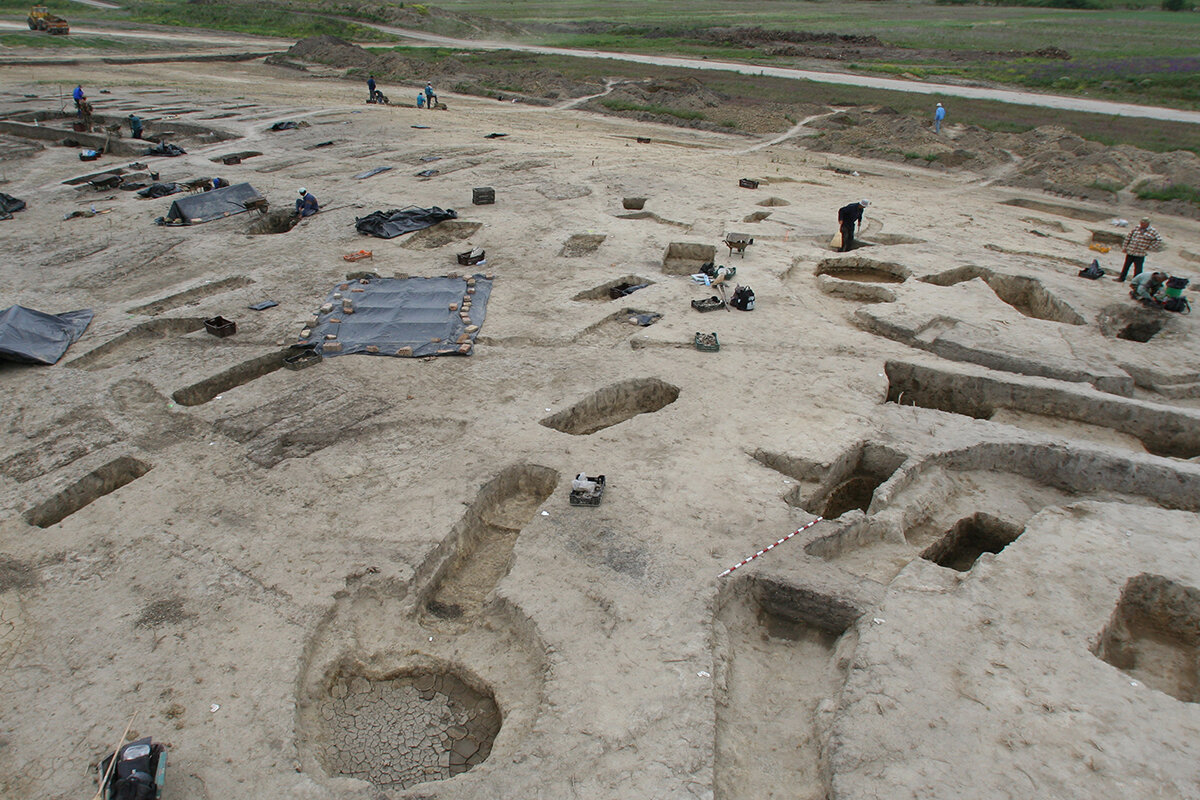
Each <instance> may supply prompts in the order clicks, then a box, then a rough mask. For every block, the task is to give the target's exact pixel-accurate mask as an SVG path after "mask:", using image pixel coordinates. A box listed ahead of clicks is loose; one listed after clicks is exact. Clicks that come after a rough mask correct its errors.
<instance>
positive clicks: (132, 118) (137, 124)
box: [129, 114, 142, 139]
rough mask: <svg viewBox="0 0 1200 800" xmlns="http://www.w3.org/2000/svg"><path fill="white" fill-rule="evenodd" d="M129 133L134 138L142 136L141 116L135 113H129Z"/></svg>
mask: <svg viewBox="0 0 1200 800" xmlns="http://www.w3.org/2000/svg"><path fill="white" fill-rule="evenodd" d="M129 135H130V136H132V137H133V138H134V139H140V138H142V118H141V117H139V116H138V115H137V114H130V115H129Z"/></svg>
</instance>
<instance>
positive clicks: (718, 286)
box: [717, 283, 733, 313]
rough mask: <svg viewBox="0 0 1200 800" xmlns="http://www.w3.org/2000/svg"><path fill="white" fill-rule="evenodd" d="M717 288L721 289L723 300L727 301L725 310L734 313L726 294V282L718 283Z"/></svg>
mask: <svg viewBox="0 0 1200 800" xmlns="http://www.w3.org/2000/svg"><path fill="white" fill-rule="evenodd" d="M717 289H719V290H720V292H721V300H722V301H723V302H724V303H725V310H726V311H728V312H730V313H733V309H732V308H730V307H729V298H728V297H726V296H725V284H723V283H718V284H717Z"/></svg>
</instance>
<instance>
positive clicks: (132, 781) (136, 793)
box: [113, 771, 158, 800]
mask: <svg viewBox="0 0 1200 800" xmlns="http://www.w3.org/2000/svg"><path fill="white" fill-rule="evenodd" d="M113 792H114V793H113V797H114V798H115V800H154V798H155V795H157V794H158V787H156V786H155V785H154V780H153V779H152V778H151V777H150V776H149V775H148V774H147V773H145V772H140V771H135V772H131V773H130V774H129V775H127V776H126V777H124V778H119V779H117V781H116V783H114V784H113Z"/></svg>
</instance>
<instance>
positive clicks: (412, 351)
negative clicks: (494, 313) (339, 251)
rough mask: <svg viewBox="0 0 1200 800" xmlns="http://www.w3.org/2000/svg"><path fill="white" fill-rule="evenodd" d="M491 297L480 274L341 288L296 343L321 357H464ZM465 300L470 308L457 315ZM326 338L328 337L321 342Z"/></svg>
mask: <svg viewBox="0 0 1200 800" xmlns="http://www.w3.org/2000/svg"><path fill="white" fill-rule="evenodd" d="M360 289H361V290H362V291H359V290H360ZM470 290H473V291H470ZM491 293H492V281H491V279H489V278H487V277H486V276H484V275H474V276H472V277H470V278H448V277H440V278H366V279H363V280H360V281H356V282H351V283H345V284H341V285H339V286H336V287H334V288H333V289H332V290H331V291H330V292H329V295H328V296H327V297H326V302H327V303H328V304H329V306H330V307H331V309H330V310H329V311H325V312H319V313H318V315H317V323H316V324H315V325H313V326H312V328H311V330H310V331H309V335H308V336H307V337H305V338H303V339H301V340H300V343H301V344H311V346H312V347H313V349H315V350H316V351H317V352H318V353H321V354H323V355H325V356H326V357H328V356H334V355H346V354H348V353H370V354H372V355H381V356H400V357H420V356H447V355H469V354H470V353H471V350H472V348H473V346H474V343H475V336H476V335H477V334H478V333H479V328H480V326H482V325H483V321H484V318H485V317H486V316H487V304H488V298H489V297H490V296H491ZM468 300H469V301H470V302H471V307H470V309H469V310H467V311H463V310H462V307H463V304H464V303H466V302H467V301H468ZM464 315H465V316H466V319H464V318H463V317H464ZM330 335H332V336H333V337H334V338H333V339H327V338H326V337H327V336H330Z"/></svg>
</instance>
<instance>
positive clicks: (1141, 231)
mask: <svg viewBox="0 0 1200 800" xmlns="http://www.w3.org/2000/svg"><path fill="white" fill-rule="evenodd" d="M1121 249H1122V250H1123V251H1125V266H1123V267H1121V277H1119V278H1115V279H1114V280H1116V281H1118V282H1122V281H1124V280H1125V275H1126V274H1127V273H1128V272H1129V267H1130V266H1132V267H1133V276H1134V277H1135V278H1136V277H1137V276H1138V275H1141V274H1142V266H1143V265H1144V264H1145V263H1146V253H1149V252H1151V251H1153V252H1155V253H1157V252H1158V251H1159V250H1162V249H1163V240H1162V237H1161V236H1159V235H1158V231H1156V230H1154V228H1151V227H1150V218H1149V217H1142V221H1141V222H1140V223H1138V226H1137V227H1136V228H1134V229H1133V230H1131V231H1130V232H1129V233H1128V234H1126V235H1125V241H1123V242H1121Z"/></svg>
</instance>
